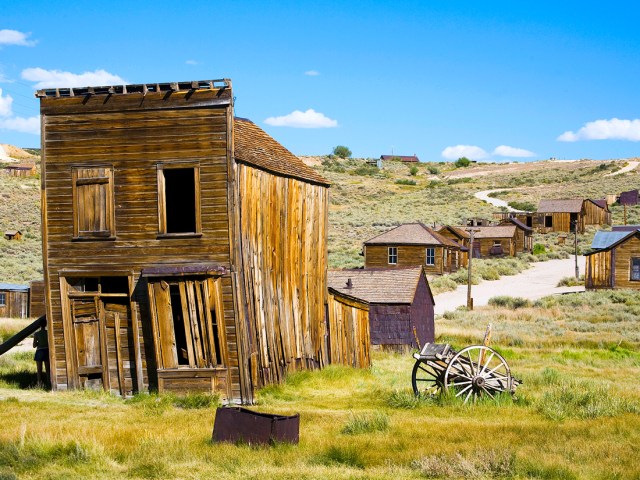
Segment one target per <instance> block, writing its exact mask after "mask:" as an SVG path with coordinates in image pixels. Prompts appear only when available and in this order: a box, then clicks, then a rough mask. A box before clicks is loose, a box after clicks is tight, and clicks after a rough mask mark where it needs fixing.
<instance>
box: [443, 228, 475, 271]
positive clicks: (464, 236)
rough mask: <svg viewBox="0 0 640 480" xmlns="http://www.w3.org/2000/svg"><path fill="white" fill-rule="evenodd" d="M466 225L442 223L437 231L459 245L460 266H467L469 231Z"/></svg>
mask: <svg viewBox="0 0 640 480" xmlns="http://www.w3.org/2000/svg"><path fill="white" fill-rule="evenodd" d="M465 228H466V227H454V226H452V225H443V226H442V227H440V228H439V229H438V230H437V232H438V233H439V234H440V235H442V236H443V237H445V238H448V239H449V240H451V241H453V242H455V243H456V244H458V245H459V246H460V266H461V267H464V268H467V266H468V265H469V238H470V237H469V232H467V231H466V230H465Z"/></svg>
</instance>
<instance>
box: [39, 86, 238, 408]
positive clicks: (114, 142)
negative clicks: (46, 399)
mask: <svg viewBox="0 0 640 480" xmlns="http://www.w3.org/2000/svg"><path fill="white" fill-rule="evenodd" d="M209 96H210V95H209V94H207V95H204V97H206V98H208V97H209ZM124 97H126V96H123V97H118V96H114V100H116V99H117V100H116V103H117V104H118V105H120V107H122V109H125V110H126V109H128V108H129V107H127V106H126V105H124V104H123V103H122V102H124V101H125V98H124ZM204 97H203V98H200V97H199V95H198V92H196V93H194V94H193V95H192V97H191V103H189V102H186V101H185V98H184V96H181V95H171V96H167V95H166V94H164V93H163V94H152V93H149V94H148V95H147V96H146V97H145V100H144V102H145V103H144V104H143V105H150V106H156V107H157V106H158V105H161V108H162V109H161V110H155V109H151V108H150V109H147V110H145V109H144V108H145V107H144V106H143V107H140V105H139V103H140V102H132V100H131V98H129V99H128V102H130V103H136V104H137V108H136V110H133V109H132V110H131V111H127V112H121V111H117V109H116V108H111V107H113V105H114V104H113V103H112V104H110V105H111V106H110V107H109V108H101V107H100V105H98V104H96V103H95V102H93V100H91V101H90V102H89V103H88V108H86V111H87V112H90V113H85V109H83V106H82V102H81V99H78V98H77V97H76V98H71V99H68V98H64V99H63V98H61V99H55V98H46V99H42V110H41V111H42V113H43V115H42V117H41V121H42V124H43V128H42V137H43V142H42V146H43V174H42V192H43V193H42V194H43V210H42V215H43V222H42V223H43V253H44V261H45V276H46V282H47V290H48V297H49V302H48V307H47V317H48V319H49V326H50V328H49V335H50V357H51V370H52V385H53V386H54V388H60V389H65V388H69V387H78V386H80V385H79V384H78V371H77V366H74V364H75V363H76V353H75V352H74V350H73V348H72V337H71V332H70V331H69V329H70V328H71V321H72V320H71V312H70V311H69V310H68V306H65V303H66V301H67V292H65V291H64V288H63V287H61V283H63V282H61V278H64V277H65V275H67V274H68V273H67V272H69V271H72V272H73V275H75V276H88V277H94V276H96V277H97V276H102V275H107V276H108V275H114V272H120V273H119V274H118V275H123V276H125V277H127V278H128V279H129V282H130V283H131V297H130V308H131V310H132V312H131V317H132V322H131V323H130V324H128V325H129V326H127V327H126V328H128V329H131V331H128V333H127V334H126V335H129V336H130V335H134V330H135V332H137V334H136V336H137V338H135V339H132V342H135V344H136V345H137V346H138V349H139V352H140V358H137V359H135V362H134V363H136V362H137V364H138V368H137V369H136V368H135V366H132V368H131V369H129V370H128V371H127V372H125V375H126V376H127V379H128V380H127V381H130V380H129V379H130V377H132V376H133V375H136V376H139V377H138V378H137V380H136V385H135V390H142V389H145V388H148V387H149V386H150V381H151V386H152V387H157V378H153V375H152V376H151V379H150V378H149V376H148V368H147V366H149V367H150V369H151V370H153V367H154V364H155V360H154V359H153V358H149V355H150V354H152V352H153V347H152V346H151V349H150V345H149V344H150V343H151V344H152V343H153V342H152V338H151V337H150V335H151V331H150V326H149V316H148V309H149V306H148V300H147V295H146V281H145V280H144V279H142V278H141V272H142V270H143V269H144V268H148V267H150V266H154V265H167V264H169V265H172V264H173V265H184V264H190V263H194V262H197V263H203V262H208V263H214V264H216V265H219V266H221V267H225V268H226V269H227V271H228V270H230V246H229V222H228V212H227V169H228V163H229V162H230V156H229V155H230V152H229V150H228V148H227V147H228V132H229V129H230V125H229V116H228V112H227V110H228V109H227V108H226V107H225V106H224V105H223V106H213V107H204V106H202V104H203V103H206V98H204ZM92 98H95V97H92ZM141 98H142V97H141ZM103 101H104V99H100V102H103ZM69 102H71V105H69ZM191 105H200V106H201V107H202V108H199V109H191V108H181V107H188V106H191ZM158 108H159V107H158ZM176 162H188V163H189V164H190V165H191V164H193V163H198V164H199V173H200V185H199V201H200V207H201V209H202V214H201V218H200V221H201V225H202V230H201V232H199V234H198V235H192V236H188V235H187V236H180V235H176V236H175V237H165V238H163V237H161V236H160V235H159V233H160V230H159V221H158V204H159V199H158V181H157V175H156V172H157V169H158V165H159V164H173V163H176ZM96 164H98V165H101V166H105V167H109V168H111V169H112V171H113V183H114V205H115V219H114V221H115V228H114V231H113V232H112V237H113V239H106V240H96V239H92V240H91V241H73V236H74V232H73V225H74V212H73V182H72V168H73V167H82V166H85V167H87V166H92V165H96ZM223 304H224V322H225V328H226V330H227V339H228V347H229V350H230V352H235V349H236V338H235V315H234V298H233V294H232V289H231V278H230V277H229V276H228V275H227V276H226V277H225V278H223ZM133 319H135V320H136V321H137V322H134V321H133ZM65 323H66V324H67V328H66V329H65V328H64V326H63V325H64V324H65ZM134 324H135V325H134ZM123 328H125V327H123ZM123 338H125V337H124V336H123ZM231 356H232V357H233V354H232V355H231ZM229 369H230V372H229V378H230V382H231V385H232V388H231V390H232V391H231V395H232V396H234V398H239V396H240V395H239V390H240V389H239V374H238V367H237V361H236V362H234V361H233V360H230V365H229ZM151 370H149V371H151ZM139 383H141V384H139Z"/></svg>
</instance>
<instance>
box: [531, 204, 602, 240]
mask: <svg viewBox="0 0 640 480" xmlns="http://www.w3.org/2000/svg"><path fill="white" fill-rule="evenodd" d="M532 217H533V224H532V226H533V228H534V229H535V230H536V231H538V232H540V233H547V232H574V231H576V229H577V232H578V233H584V231H585V227H588V226H601V225H611V211H610V210H609V206H608V205H607V202H606V200H592V199H581V198H572V199H563V200H540V204H539V206H538V211H537V213H535V214H533V215H532Z"/></svg>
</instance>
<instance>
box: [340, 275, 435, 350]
mask: <svg viewBox="0 0 640 480" xmlns="http://www.w3.org/2000/svg"><path fill="white" fill-rule="evenodd" d="M329 294H330V296H332V301H333V302H339V303H341V304H347V305H350V306H351V307H352V308H354V309H355V310H357V311H358V312H359V313H360V314H362V315H363V316H365V315H366V314H367V313H368V321H369V329H370V335H371V345H372V346H373V347H378V348H382V349H385V350H393V351H406V350H407V349H410V348H420V347H421V346H422V345H424V344H425V343H426V342H433V341H434V308H433V307H434V304H435V302H434V300H433V295H432V293H431V288H430V287H429V282H428V280H427V276H426V274H425V269H424V268H423V267H410V268H401V269H395V270H388V269H373V270H330V271H329ZM349 302H358V303H351V304H350V303H349ZM331 305H332V303H331V302H330V312H331V311H332V309H331Z"/></svg>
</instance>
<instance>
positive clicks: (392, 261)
mask: <svg viewBox="0 0 640 480" xmlns="http://www.w3.org/2000/svg"><path fill="white" fill-rule="evenodd" d="M388 255H389V265H396V264H397V263H398V247H389V251H388Z"/></svg>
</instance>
